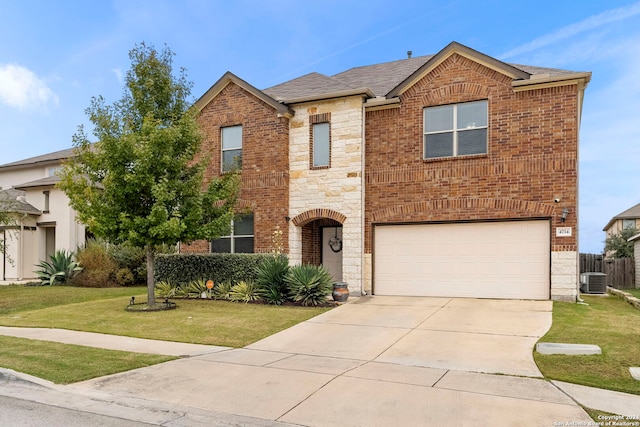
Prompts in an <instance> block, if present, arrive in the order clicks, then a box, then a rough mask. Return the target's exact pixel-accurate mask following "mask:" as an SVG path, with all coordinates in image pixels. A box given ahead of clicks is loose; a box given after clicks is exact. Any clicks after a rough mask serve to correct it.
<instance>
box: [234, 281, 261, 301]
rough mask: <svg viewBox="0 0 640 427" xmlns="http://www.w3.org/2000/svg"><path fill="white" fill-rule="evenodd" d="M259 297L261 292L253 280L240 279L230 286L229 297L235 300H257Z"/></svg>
mask: <svg viewBox="0 0 640 427" xmlns="http://www.w3.org/2000/svg"><path fill="white" fill-rule="evenodd" d="M260 298H261V292H260V289H259V288H258V286H256V284H255V283H254V282H251V281H247V282H245V281H244V280H243V281H240V282H238V283H236V284H235V285H233V286H232V287H231V292H230V293H229V299H230V300H231V301H236V302H244V303H248V302H250V301H258V300H259V299H260Z"/></svg>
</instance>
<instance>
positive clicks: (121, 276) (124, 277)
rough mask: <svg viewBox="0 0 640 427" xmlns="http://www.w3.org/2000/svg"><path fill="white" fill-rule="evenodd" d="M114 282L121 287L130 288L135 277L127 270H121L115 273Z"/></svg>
mask: <svg viewBox="0 0 640 427" xmlns="http://www.w3.org/2000/svg"><path fill="white" fill-rule="evenodd" d="M116 282H118V284H119V285H121V286H130V285H133V284H134V282H135V277H134V276H133V273H132V272H131V270H129V269H128V268H121V269H119V270H118V271H116Z"/></svg>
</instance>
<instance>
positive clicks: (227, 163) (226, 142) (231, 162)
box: [221, 125, 242, 172]
mask: <svg viewBox="0 0 640 427" xmlns="http://www.w3.org/2000/svg"><path fill="white" fill-rule="evenodd" d="M221 137H222V172H230V171H232V170H240V169H242V125H239V126H228V127H223V128H222V129H221Z"/></svg>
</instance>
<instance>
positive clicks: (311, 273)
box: [286, 265, 333, 306]
mask: <svg viewBox="0 0 640 427" xmlns="http://www.w3.org/2000/svg"><path fill="white" fill-rule="evenodd" d="M286 283H287V285H288V287H289V295H290V296H291V299H292V300H293V301H295V302H299V303H301V304H302V305H304V306H310V305H312V306H317V305H321V304H324V303H326V302H327V297H328V296H329V295H330V294H331V291H332V290H333V279H332V278H331V274H329V272H328V271H327V270H326V269H325V268H324V267H323V266H316V265H296V266H293V267H291V268H289V273H288V274H287V277H286Z"/></svg>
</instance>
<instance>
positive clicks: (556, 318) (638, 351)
mask: <svg viewBox="0 0 640 427" xmlns="http://www.w3.org/2000/svg"><path fill="white" fill-rule="evenodd" d="M582 298H583V299H584V301H585V302H586V303H587V304H588V305H582V304H573V303H561V302H554V305H553V325H552V327H551V329H550V330H549V332H548V333H547V334H546V335H545V336H544V337H542V339H541V340H540V341H541V342H559V343H573V344H596V345H598V346H600V348H602V354H601V355H596V356H567V355H541V354H539V353H537V352H534V358H535V361H536V363H537V364H538V367H539V368H540V371H541V372H542V373H543V375H544V376H545V377H546V378H550V379H554V380H561V381H566V382H571V383H576V384H582V385H587V386H592V387H599V388H604V389H610V390H616V391H622V392H626V393H633V394H640V381H636V380H634V379H633V378H632V377H631V374H629V367H631V366H640V310H636V309H634V308H633V307H632V306H631V305H629V304H627V303H626V302H625V301H623V300H622V299H620V298H617V297H615V296H608V297H606V296H588V295H583V296H582Z"/></svg>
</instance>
